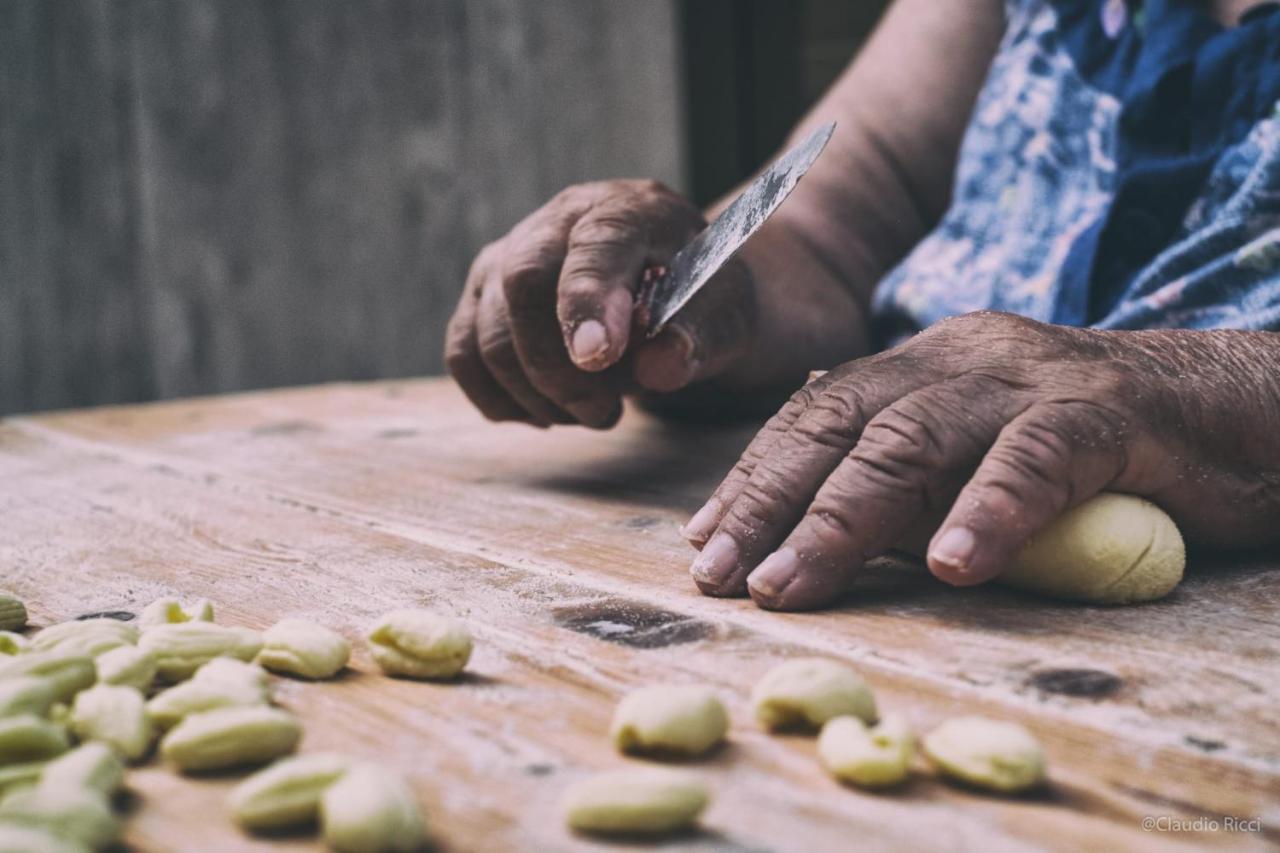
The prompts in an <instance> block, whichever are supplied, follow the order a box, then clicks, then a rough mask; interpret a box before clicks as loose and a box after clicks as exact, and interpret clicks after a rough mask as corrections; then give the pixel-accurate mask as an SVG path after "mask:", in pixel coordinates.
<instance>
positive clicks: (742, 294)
mask: <svg viewBox="0 0 1280 853" xmlns="http://www.w3.org/2000/svg"><path fill="white" fill-rule="evenodd" d="M755 331H756V300H755V289H754V287H753V284H752V280H751V274H750V272H749V271H748V269H747V266H746V264H745V263H743V262H742V261H740V260H736V259H735V260H731V261H729V263H727V264H725V266H724V267H723V268H722V269H721V270H720V271H719V272H718V273H716V275H715V276H714V277H713V278H712V279H711V281H709V282H707V283H706V285H705V286H704V287H703V288H702V290H700V291H698V293H697V295H695V296H694V297H693V299H691V300H690V301H689V304H688V305H686V306H684V308H682V309H681V310H680V313H678V314H677V315H676V316H675V317H674V318H672V320H671V322H670V323H668V324H667V325H666V327H665V328H664V329H663V330H662V331H661V332H659V333H658V335H657V336H656V337H654V338H653V339H652V340H648V341H645V342H644V343H642V344H640V346H638V347H637V348H636V352H635V361H634V366H633V370H634V374H635V379H636V382H637V383H638V384H639V385H640V387H641V388H644V389H646V390H649V391H658V392H662V393H667V392H671V391H678V390H679V389H681V388H684V387H685V386H687V385H691V384H693V383H694V382H699V381H702V380H706V379H714V378H715V377H716V376H719V375H720V374H722V373H724V372H725V371H726V370H728V369H729V368H731V367H732V366H733V365H734V364H735V363H737V362H738V361H739V360H740V359H741V358H742V357H743V356H744V355H745V354H746V352H747V350H748V348H749V347H750V345H751V341H752V338H753V337H754V335H755Z"/></svg>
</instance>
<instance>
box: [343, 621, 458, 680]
mask: <svg viewBox="0 0 1280 853" xmlns="http://www.w3.org/2000/svg"><path fill="white" fill-rule="evenodd" d="M367 638H368V640H369V652H370V653H371V654H372V655H373V660H374V662H375V663H377V664H378V666H379V667H381V668H382V671H383V672H385V673H387V674H388V675H400V676H405V677H407V678H453V677H455V676H457V675H458V673H460V672H462V669H463V667H465V666H466V665H467V661H468V660H470V659H471V633H470V632H469V631H468V630H467V628H466V626H465V625H463V624H462V623H461V622H459V621H458V620H456V619H451V618H449V617H448V616H441V615H440V614H439V613H432V612H431V611H429V610H415V609H404V610H393V611H391V612H390V613H387V614H385V615H384V616H383V617H382V618H381V619H379V620H378V621H377V622H376V623H375V624H374V626H373V627H372V628H371V629H370V630H369V633H368V637H367Z"/></svg>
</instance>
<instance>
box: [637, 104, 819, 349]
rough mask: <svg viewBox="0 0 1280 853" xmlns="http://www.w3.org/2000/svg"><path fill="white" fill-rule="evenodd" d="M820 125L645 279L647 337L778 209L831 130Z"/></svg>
mask: <svg viewBox="0 0 1280 853" xmlns="http://www.w3.org/2000/svg"><path fill="white" fill-rule="evenodd" d="M835 127H836V125H835V122H831V123H829V124H825V125H823V126H822V127H820V128H818V129H817V130H815V131H814V132H813V133H811V134H809V136H807V137H806V138H805V139H804V140H803V141H802V142H800V143H799V144H797V145H796V146H795V147H794V148H792V149H791V150H790V151H788V152H787V153H786V154H783V155H782V156H781V157H779V158H778V159H777V160H776V161H775V162H774V163H773V165H771V166H770V167H769V168H768V169H766V170H764V172H762V173H761V174H760V176H759V177H757V178H756V179H755V180H754V181H752V182H751V184H750V186H748V187H747V188H746V189H745V190H743V191H742V195H740V196H738V197H737V198H736V199H734V200H733V203H732V204H730V205H729V206H728V207H727V208H725V209H724V212H723V213H721V214H720V215H719V216H718V217H716V221H715V222H712V223H711V224H710V225H708V226H707V227H706V228H705V229H703V230H702V232H701V233H699V234H698V236H696V237H694V238H693V239H692V240H690V241H689V243H688V245H686V246H685V247H684V248H683V249H681V250H680V251H679V252H677V253H676V256H675V257H674V258H672V259H671V264H670V265H669V266H668V267H667V269H666V271H665V273H663V274H659V275H657V276H656V277H653V278H649V279H648V280H647V281H646V282H645V286H644V287H643V288H642V289H641V292H640V296H639V300H638V301H639V303H640V305H641V307H642V308H644V309H647V310H646V311H645V315H646V316H647V318H648V336H649V337H653V336H654V335H656V334H658V332H660V331H662V327H663V326H665V325H666V324H667V321H669V320H670V319H671V318H672V317H674V316H675V315H676V312H678V311H679V310H680V309H681V308H683V307H684V305H685V303H687V302H688V301H689V300H690V299H692V298H693V295H694V294H695V293H697V292H698V291H699V290H701V289H702V286H703V285H704V284H706V283H707V281H708V280H709V279H710V278H711V277H712V276H713V275H715V274H716V272H717V271H719V269H720V268H721V267H722V266H724V264H725V262H726V261H728V260H729V258H731V257H733V254H734V253H735V252H737V251H738V249H740V248H742V244H743V243H745V242H747V239H748V238H749V237H750V236H751V235H752V234H754V233H755V232H756V230H757V229H759V228H760V226H761V225H763V224H764V222H765V220H766V219H768V218H769V216H770V215H771V214H772V213H773V212H774V211H775V210H777V209H778V206H779V205H780V204H782V202H783V201H784V200H785V199H786V197H787V196H788V195H790V194H791V191H792V190H793V189H795V186H796V184H797V183H798V182H799V181H800V178H801V177H802V176H803V175H804V173H805V172H807V171H809V167H810V166H812V165H813V161H814V160H817V159H818V155H819V154H821V153H822V149H823V147H824V146H825V145H826V144H827V140H828V139H830V138H831V133H832V131H834V130H835Z"/></svg>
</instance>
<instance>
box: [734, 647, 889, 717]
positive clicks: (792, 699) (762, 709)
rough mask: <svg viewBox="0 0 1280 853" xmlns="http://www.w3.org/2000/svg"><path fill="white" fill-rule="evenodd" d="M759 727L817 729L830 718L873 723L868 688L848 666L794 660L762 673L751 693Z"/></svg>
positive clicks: (872, 698) (873, 702)
mask: <svg viewBox="0 0 1280 853" xmlns="http://www.w3.org/2000/svg"><path fill="white" fill-rule="evenodd" d="M751 704H752V705H753V706H754V707H755V712H756V719H757V720H759V721H760V725H762V726H764V727H765V728H766V729H768V730H770V731H773V730H775V729H794V728H807V729H816V728H820V727H821V726H822V724H823V723H825V722H826V721H827V720H830V719H831V718H832V717H839V716H843V715H846V714H848V715H852V716H854V717H858V718H859V719H861V720H862V721H863V722H865V723H874V722H875V720H876V700H875V696H873V695H872V693H871V688H870V687H868V686H867V683H866V682H865V681H863V680H862V677H861V676H860V675H858V673H856V672H854V671H853V670H852V669H851V668H849V667H848V666H845V665H844V664H842V663H837V662H836V661H833V660H827V659H826V658H797V659H796V660H789V661H787V662H786V663H782V664H779V665H778V666H775V667H774V668H773V669H771V670H769V671H768V672H767V673H765V675H764V677H763V678H761V679H760V680H759V681H758V682H756V686H755V688H754V689H753V690H752V691H751Z"/></svg>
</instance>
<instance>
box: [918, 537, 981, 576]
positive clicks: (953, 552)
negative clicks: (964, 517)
mask: <svg viewBox="0 0 1280 853" xmlns="http://www.w3.org/2000/svg"><path fill="white" fill-rule="evenodd" d="M977 548H978V538H977V537H976V536H974V535H973V531H972V530H970V529H969V528H967V527H953V528H951V529H950V530H948V531H946V532H945V533H943V534H942V535H941V536H939V537H938V541H937V542H935V543H934V545H933V547H932V548H931V549H929V556H930V557H932V558H933V560H934V561H935V562H938V563H942V564H943V565H944V566H949V567H951V568H953V569H955V570H956V572H957V573H959V574H964V573H966V572H968V571H969V564H970V562H972V560H973V553H974V551H976V550H977Z"/></svg>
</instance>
